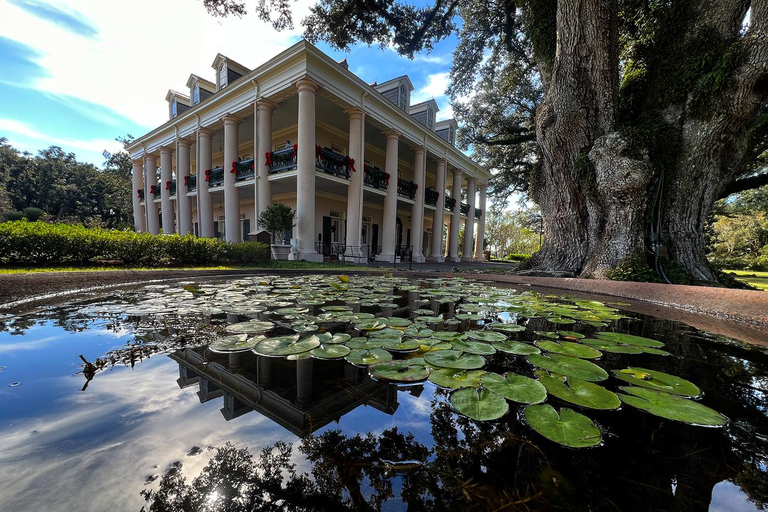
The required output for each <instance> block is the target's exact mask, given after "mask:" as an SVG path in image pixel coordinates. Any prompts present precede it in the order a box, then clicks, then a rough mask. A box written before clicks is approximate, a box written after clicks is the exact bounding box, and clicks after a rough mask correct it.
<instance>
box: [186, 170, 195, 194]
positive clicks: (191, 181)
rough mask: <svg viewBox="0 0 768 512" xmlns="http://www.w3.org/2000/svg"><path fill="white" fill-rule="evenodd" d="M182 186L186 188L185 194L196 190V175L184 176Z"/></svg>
mask: <svg viewBox="0 0 768 512" xmlns="http://www.w3.org/2000/svg"><path fill="white" fill-rule="evenodd" d="M184 184H185V185H186V186H187V192H192V191H193V190H197V175H196V174H190V175H188V176H184Z"/></svg>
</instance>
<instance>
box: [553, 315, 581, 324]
mask: <svg viewBox="0 0 768 512" xmlns="http://www.w3.org/2000/svg"><path fill="white" fill-rule="evenodd" d="M547 320H549V321H550V322H552V323H553V324H556V325H568V324H575V323H576V320H574V319H572V318H563V317H560V316H549V317H547Z"/></svg>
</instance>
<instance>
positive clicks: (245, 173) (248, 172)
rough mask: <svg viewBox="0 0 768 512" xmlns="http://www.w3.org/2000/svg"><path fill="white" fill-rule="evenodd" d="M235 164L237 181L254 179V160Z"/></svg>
mask: <svg viewBox="0 0 768 512" xmlns="http://www.w3.org/2000/svg"><path fill="white" fill-rule="evenodd" d="M233 163H234V164H235V179H236V180H237V181H243V180H249V179H251V178H253V176H254V173H255V167H254V165H253V158H250V159H248V160H243V161H242V162H233Z"/></svg>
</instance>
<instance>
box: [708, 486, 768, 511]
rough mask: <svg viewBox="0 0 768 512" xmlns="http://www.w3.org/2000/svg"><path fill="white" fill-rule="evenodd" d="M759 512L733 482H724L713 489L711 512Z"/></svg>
mask: <svg viewBox="0 0 768 512" xmlns="http://www.w3.org/2000/svg"><path fill="white" fill-rule="evenodd" d="M757 510H759V509H758V508H757V507H756V506H755V504H754V503H752V502H751V501H749V500H748V499H747V495H746V494H744V492H743V491H742V490H741V489H739V486H738V485H736V484H734V483H733V482H729V481H727V480H723V481H722V482H720V483H718V484H716V485H715V486H714V487H713V488H712V501H711V502H710V504H709V512H756V511H757Z"/></svg>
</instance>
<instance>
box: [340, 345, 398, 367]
mask: <svg viewBox="0 0 768 512" xmlns="http://www.w3.org/2000/svg"><path fill="white" fill-rule="evenodd" d="M344 359H346V360H347V361H348V362H349V363H352V364H354V365H355V366H370V365H372V364H376V363H383V362H386V361H391V360H392V354H390V353H389V352H387V351H386V350H382V349H380V348H372V349H370V350H366V349H355V350H352V351H351V352H350V353H349V355H347V357H345V358H344Z"/></svg>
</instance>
